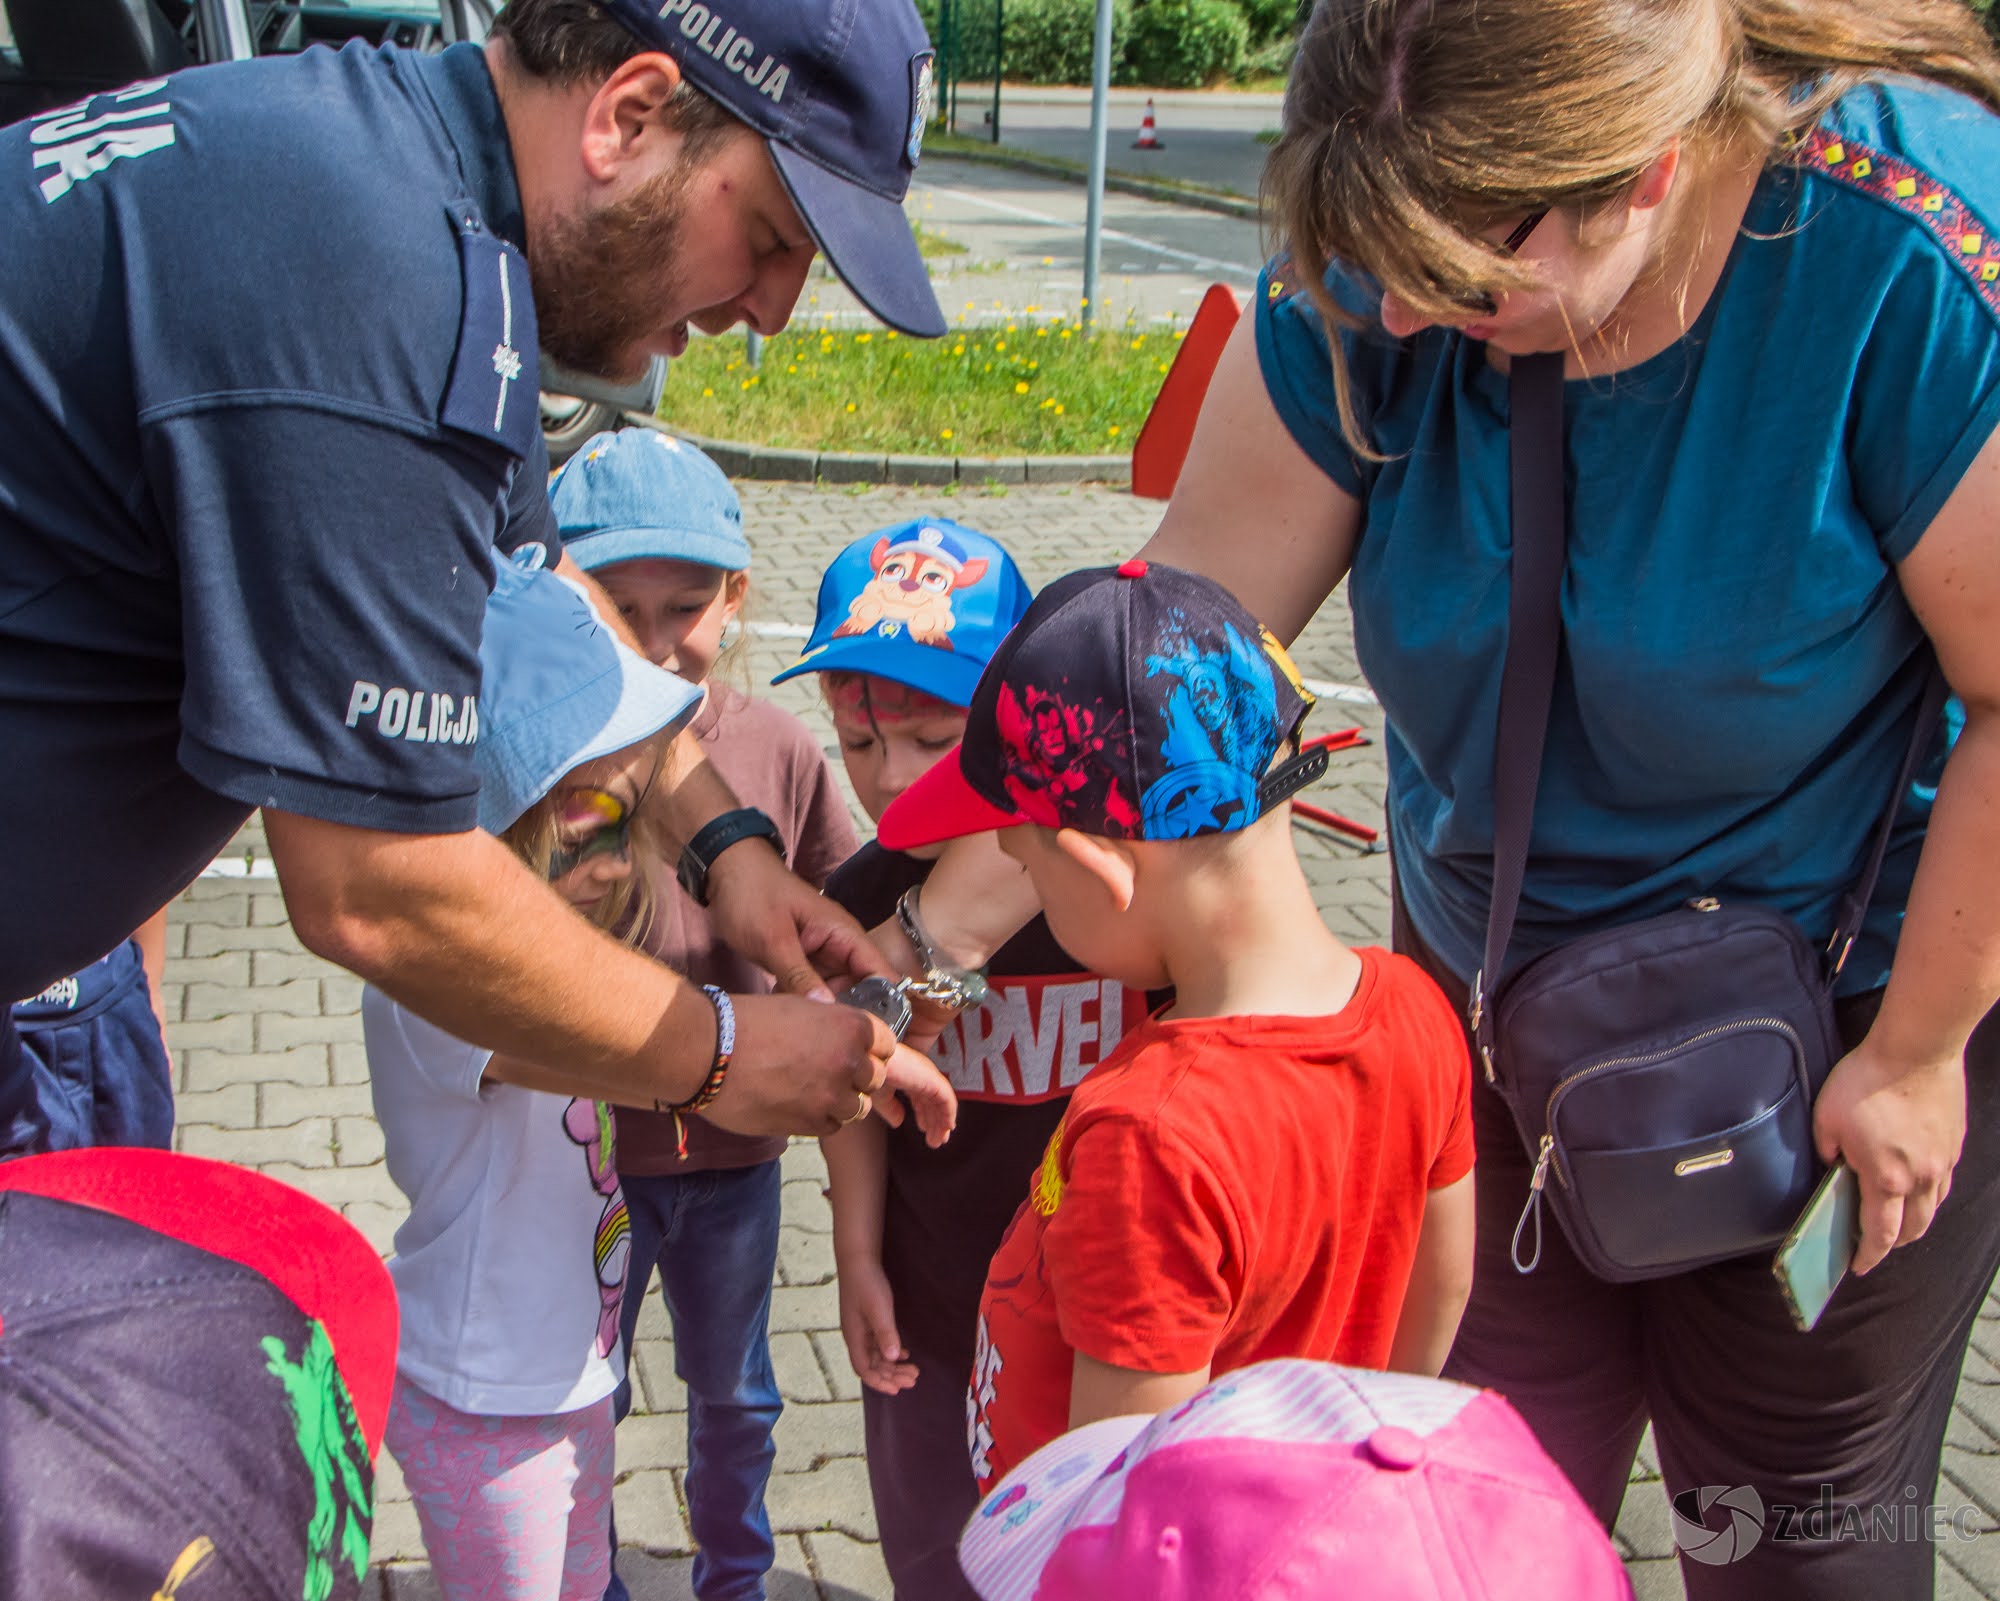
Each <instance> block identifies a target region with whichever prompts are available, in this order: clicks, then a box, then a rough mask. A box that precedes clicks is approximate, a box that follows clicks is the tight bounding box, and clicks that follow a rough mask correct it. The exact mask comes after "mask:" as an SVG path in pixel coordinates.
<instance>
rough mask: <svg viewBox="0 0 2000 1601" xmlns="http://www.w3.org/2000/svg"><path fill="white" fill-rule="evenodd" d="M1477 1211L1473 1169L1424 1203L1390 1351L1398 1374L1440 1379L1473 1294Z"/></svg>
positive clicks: (1433, 1191) (1432, 1192)
mask: <svg viewBox="0 0 2000 1601" xmlns="http://www.w3.org/2000/svg"><path fill="white" fill-rule="evenodd" d="M1472 1213H1473V1208H1472V1175H1471V1174H1470V1173H1468V1174H1466V1176H1465V1177H1464V1178H1462V1179H1459V1180H1458V1181H1457V1182H1456V1183H1452V1184H1447V1185H1445V1186H1444V1188H1443V1189H1438V1190H1432V1191H1431V1192H1430V1195H1429V1196H1428V1198H1427V1199H1426V1200H1425V1202H1424V1223H1423V1229H1422V1231H1421V1232H1420V1233H1419V1234H1418V1235H1417V1257H1416V1261H1415V1262H1414V1263H1412V1264H1411V1267H1410V1287H1409V1289H1407V1290H1406V1291H1404V1293H1403V1311H1402V1316H1401V1317H1399V1318H1398V1319H1397V1321H1396V1341H1395V1344H1394V1346H1393V1347H1392V1348H1391V1349H1390V1352H1389V1366H1390V1368H1391V1369H1392V1370H1394V1371H1396V1372H1398V1373H1422V1374H1426V1375H1429V1376H1431V1377H1436V1375H1437V1372H1438V1370H1439V1369H1440V1368H1442V1367H1443V1366H1444V1359H1445V1357H1446V1356H1447V1355H1448V1354H1449V1353H1450V1351H1451V1342H1452V1339H1453V1337H1454V1336H1455V1335H1456V1334H1457V1333H1458V1320H1459V1318H1460V1316H1461V1315H1462V1314H1463V1313H1464V1311H1465V1302H1466V1298H1467V1297H1468V1296H1469V1295H1471V1293H1472Z"/></svg>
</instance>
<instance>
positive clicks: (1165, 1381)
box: [1069, 1351, 1209, 1429]
mask: <svg viewBox="0 0 2000 1601" xmlns="http://www.w3.org/2000/svg"><path fill="white" fill-rule="evenodd" d="M1208 1373H1209V1370H1208V1368H1207V1367H1199V1368H1196V1369H1195V1370H1194V1372H1192V1373H1141V1372H1139V1371H1138V1370H1137V1369H1136V1368H1120V1367H1113V1366H1112V1365H1111V1364H1110V1363H1109V1362H1100V1361H1098V1360H1097V1358H1096V1357H1094V1356H1085V1355H1084V1354H1083V1353H1082V1352H1081V1351H1078V1352H1077V1353H1076V1363H1075V1366H1074V1367H1073V1368H1072V1369H1071V1370H1070V1380H1069V1426H1070V1427H1071V1428H1073V1429H1080V1428H1082V1427H1083V1426H1084V1424H1086V1423H1095V1422H1097V1421H1098V1420H1099V1419H1100V1418H1123V1417H1131V1416H1134V1415H1135V1414H1138V1413H1146V1414H1148V1415H1150V1414H1152V1413H1154V1412H1164V1411H1165V1410H1166V1409H1167V1408H1168V1407H1170V1406H1172V1405H1174V1403H1175V1402H1177V1401H1185V1400H1186V1399H1187V1398H1188V1397H1189V1396H1191V1395H1193V1394H1194V1392H1195V1391H1196V1390H1199V1389H1200V1388H1201V1387H1202V1386H1203V1385H1204V1384H1206V1383H1207V1382H1208Z"/></svg>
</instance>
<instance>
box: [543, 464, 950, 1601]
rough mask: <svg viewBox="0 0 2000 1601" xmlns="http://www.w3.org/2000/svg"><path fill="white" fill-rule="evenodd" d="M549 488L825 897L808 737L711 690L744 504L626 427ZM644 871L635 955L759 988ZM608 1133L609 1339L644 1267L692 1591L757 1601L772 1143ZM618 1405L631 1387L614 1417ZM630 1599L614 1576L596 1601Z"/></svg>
mask: <svg viewBox="0 0 2000 1601" xmlns="http://www.w3.org/2000/svg"><path fill="white" fill-rule="evenodd" d="M549 493H550V498H551V500H552V501H553V503H554V506H555V512H556V520H557V523H558V524H559V526H560V527H561V529H562V534H563V543H564V548H565V549H567V550H568V551H569V553H570V554H571V555H572V556H574V557H575V558H576V561H577V564H578V565H579V566H580V567H582V568H583V569H584V570H585V571H586V572H588V573H589V574H590V575H591V577H593V578H594V579H596V581H597V582H598V583H599V584H601V585H602V586H603V587H604V590H605V593H606V594H607V595H608V596H609V597H610V598H611V600H612V601H613V602H614V603H615V604H616V605H617V607H618V609H619V611H620V612H622V613H623V614H624V616H625V618H626V620H627V621H628V622H629V623H630V624H631V625H632V629H633V632H634V634H635V635H636V636H637V638H638V641H639V649H640V652H641V654H643V655H645V656H646V657H648V658H649V659H650V660H652V661H653V663H654V664H655V665H657V666H660V667H664V668H666V669H668V670H669V671H670V672H673V673H676V674H678V675H679V676H680V677H681V678H684V679H686V680H687V681H688V682H689V683H691V684H702V683H706V684H708V686H709V691H708V701H707V704H706V705H704V706H703V707H702V709H701V712H700V714H699V715H698V716H697V717H696V718H695V722H694V732H695V735H696V737H697V738H699V739H700V740H701V742H702V747H703V749H704V751H705V752H706V753H707V755H708V758H709V760H710V761H711V762H713V763H714V764H715V767H716V769H717V771H718V772H720V773H721V775H722V776H723V777H724V778H725V779H727V780H728V782H729V786H730V788H732V789H733V790H734V791H735V792H736V795H737V797H738V798H739V799H740V800H741V801H742V803H743V804H744V805H745V806H753V807H755V808H757V809H758V810H759V811H761V812H763V813H764V814H765V816H767V817H769V818H770V819H771V820H772V822H774V823H775V824H776V825H777V829H778V833H779V835H780V836H781V837H782V839H783V841H784V851H785V859H786V860H787V861H788V862H790V863H791V866H792V869H793V871H795V872H796V873H798V874H799V876H800V877H802V878H804V879H806V880H807V881H808V882H810V883H812V884H814V885H819V884H822V883H824V882H825V879H826V875H827V874H828V873H829V872H831V871H832V870H833V868H834V866H835V865H836V864H838V863H839V862H841V861H844V860H845V859H846V858H847V857H848V856H850V855H851V854H853V851H854V847H855V843H856V841H855V836H854V825H853V823H852V822H850V821H849V820H848V815H847V805H846V802H845V801H843V800H842V799H841V796H840V791H839V789H838V788H837V787H836V785H835V784H834V780H833V773H832V771H831V769H829V767H828V766H827V761H826V757H825V756H824V755H823V754H822V752H821V751H820V748H819V744H818V741H816V740H815V739H814V737H813V735H812V733H811V732H810V731H809V730H808V729H807V728H806V726H805V724H804V723H802V722H800V721H799V720H798V719H797V718H796V717H794V716H792V714H791V713H790V712H787V711H783V710H781V709H779V708H778V707H776V706H773V705H771V704H770V702H768V701H763V700H755V699H752V698H751V697H750V696H748V695H746V694H744V693H743V692H742V691H740V690H737V689H734V688H730V687H728V686H726V685H723V684H718V683H716V682H715V681H714V674H715V671H716V668H717V664H718V662H719V661H721V660H722V658H723V657H724V655H725V654H726V653H725V652H724V650H723V640H724V637H725V636H726V634H727V633H728V631H729V629H730V628H731V626H732V625H734V624H736V623H737V619H738V617H739V615H740V613H741V611H742V609H743V605H744V602H745V600H746V598H747V594H748V590H749V582H750V581H749V573H748V569H749V566H750V547H749V545H748V544H747V543H746V542H745V540H744V537H743V510H742V506H741V505H740V503H739V502H738V500H737V497H736V491H735V490H734V489H732V488H731V487H730V485H729V480H728V479H727V478H726V477H724V476H723V473H722V469H721V468H719V467H717V466H716V465H715V463H714V462H712V461H710V460H709V459H708V457H706V456H705V455H703V454H702V453H701V452H700V451H699V450H697V449H696V448H695V447H694V446H692V445H686V444H683V443H682V442H681V441H679V440H677V439H674V438H671V437H670V436H668V435H666V434H662V433H657V432H655V431H653V430H652V429H647V428H628V429H626V430H624V431H623V432H621V433H616V434H600V435H598V436H597V437H596V438H595V439H593V440H591V441H589V442H588V443H587V444H586V445H585V446H584V447H583V449H582V450H581V451H580V452H579V453H578V454H577V456H576V458H575V459H574V460H573V461H571V462H570V464H569V465H568V466H567V467H565V468H564V469H563V471H562V473H561V474H560V476H558V477H557V479H556V481H555V483H554V484H553V485H552V486H551V488H550V491H549ZM645 871H647V872H648V873H649V874H651V875H652V884H651V888H652V891H653V894H654V897H655V904H656V906H657V908H658V915H657V916H656V917H655V919H654V922H653V926H652V928H651V930H650V931H649V932H648V933H647V934H646V935H645V937H644V938H643V939H642V940H641V941H640V948H641V949H643V950H645V951H647V952H649V953H650V954H651V955H654V956H657V957H658V958H659V959H660V960H661V961H663V962H665V963H666V964H667V965H668V966H670V967H672V968H674V969H675V970H676V971H678V972H681V973H685V974H686V975H687V976H688V977H689V978H691V979H693V980H694V981H695V982H696V983H698V984H714V985H717V986H718V987H720V988H722V989H724V990H727V991H729V992H731V993H733V994H739V995H740V994H751V995H756V994H764V993H768V992H769V991H770V990H771V988H772V987H773V986H772V982H771V980H770V978H769V977H768V976H767V975H766V974H765V973H764V972H763V970H762V969H760V968H758V967H756V966H754V965H752V964H751V963H750V962H748V961H746V960H744V959H743V958H742V957H741V956H738V955H737V954H736V953H735V952H734V951H733V950H731V949H730V948H729V947H728V946H726V945H724V944H723V943H722V942H721V940H719V939H718V938H717V937H716V935H715V932H714V930H713V929H712V928H711V927H710V926H709V920H708V914H707V912H706V911H704V910H703V909H702V908H701V907H700V906H698V905H697V904H695V901H694V899H693V898H692V897H691V896H690V895H689V894H688V893H687V891H686V890H684V889H682V888H681V886H680V885H679V884H677V883H675V882H674V881H673V877H672V875H671V873H670V872H668V871H666V870H664V869H663V868H662V867H660V866H659V865H658V864H654V863H648V864H646V866H645ZM617 1126H618V1181H619V1185H620V1187H621V1188H622V1189H623V1191H624V1194H625V1205H626V1207H627V1209H628V1210H629V1212H630V1214H631V1219H632V1265H631V1270H630V1272H629V1273H628V1274H627V1275H626V1283H625V1305H624V1312H623V1316H622V1319H621V1323H620V1342H621V1345H622V1347H623V1349H624V1350H625V1352H626V1353H627V1355H628V1356H629V1355H630V1352H631V1348H632V1335H633V1330H634V1329H635V1328H636V1327H637V1325H638V1321H639V1310H640V1307H641V1306H642V1305H643V1304H644V1302H645V1297H646V1285H647V1282H648V1281H649V1280H650V1279H651V1278H652V1274H653V1268H654V1265H655V1264H657V1265H658V1267H659V1269H660V1292H661V1296H662V1298H663V1299H664V1300H665V1301H666V1305H667V1314H668V1316H669V1318H670V1319H671V1320H672V1322H673V1330H674V1368H675V1371H676V1372H677V1373H678V1374H679V1376H680V1377H681V1379H682V1380H684V1381H685V1382H686V1384H687V1389H688V1414H687V1431H688V1470H687V1479H686V1488H687V1503H688V1526H689V1530H690V1532H691V1533H692V1534H693V1535H694V1540H695V1546H696V1552H695V1559H694V1573H693V1575H692V1577H693V1581H694V1593H695V1595H696V1596H697V1597H699V1598H700V1601H744V1598H754V1597H761V1596H762V1595H763V1594H764V1575H765V1573H766V1572H767V1571H769V1569H770V1567H771V1564H772V1561H773V1558H774V1556H775V1554H776V1553H775V1549H774V1547H773V1545H772V1540H771V1524H770V1519H769V1517H768V1516H767V1515H766V1513H765V1510H764V1486H765V1482H766V1481H767V1480H768V1479H769V1478H770V1476H771V1464H772V1462H773V1460H774V1459H775V1456H776V1446H775V1445H774V1444H773V1442H772V1438H771V1431H772V1428H773V1427H774V1425H775V1424H776V1423H777V1421H778V1414H779V1412H780V1410H781V1409H782V1405H783V1403H782V1401H781V1400H780V1398H779V1395H778V1381H777V1376H776V1374H775V1373H774V1371H773V1369H772V1366H771V1341H770V1318H771V1279H772V1273H773V1269H774V1267H775V1266H776V1263H777V1258H778V1214H779V1195H780V1187H781V1179H780V1175H779V1171H778V1159H779V1157H781V1156H783V1155H784V1152H785V1143H786V1142H785V1140H784V1139H783V1138H782V1137H779V1138H756V1137H751V1136H746V1135H741V1134H731V1133H728V1132H726V1131H724V1130H722V1129H718V1128H716V1127H714V1126H713V1125H712V1124H709V1123H707V1122H705V1121H703V1120H702V1119H701V1118H699V1117H687V1118H683V1119H681V1120H680V1121H679V1122H678V1123H676V1120H675V1119H674V1118H673V1117H672V1116H671V1115H669V1114H666V1113H661V1112H647V1111H637V1110H634V1109H631V1108H628V1107H620V1108H619V1110H618V1113H617ZM921 1138H922V1137H921V1136H919V1141H920V1143H921ZM630 1393H631V1381H630V1380H629V1378H628V1379H627V1381H626V1383H625V1385H624V1386H622V1387H621V1389H620V1391H619V1407H618V1413H619V1416H620V1417H621V1418H622V1417H623V1416H624V1414H625V1411H626V1408H627V1405H628V1403H629V1398H630ZM625 1594H626V1591H625V1587H624V1584H623V1583H622V1582H621V1581H620V1580H618V1579H617V1578H616V1577H615V1576H614V1578H613V1580H612V1584H611V1588H610V1590H609V1591H608V1592H607V1595H608V1596H609V1597H610V1598H611V1601H621V1598H622V1597H623V1596H624V1595H625Z"/></svg>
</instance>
